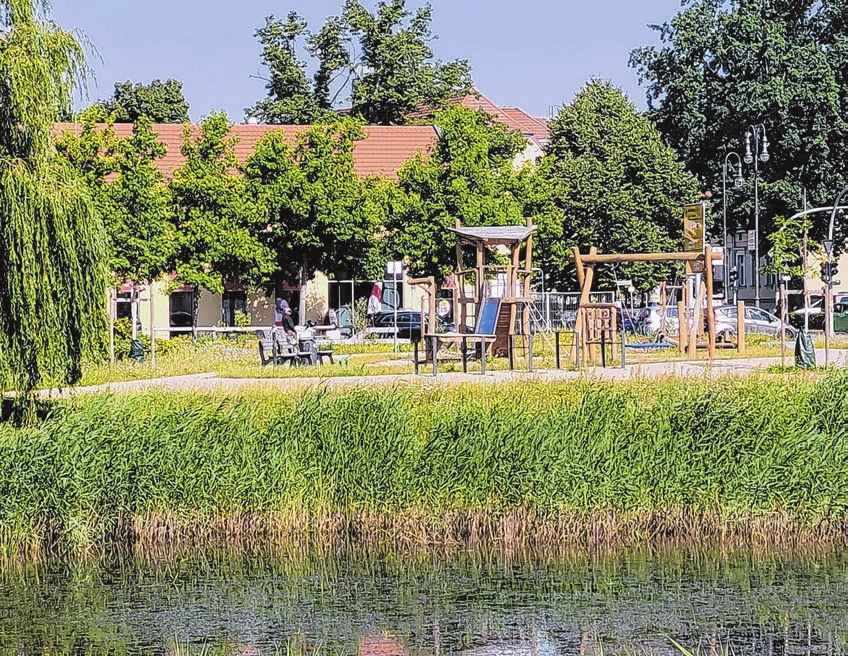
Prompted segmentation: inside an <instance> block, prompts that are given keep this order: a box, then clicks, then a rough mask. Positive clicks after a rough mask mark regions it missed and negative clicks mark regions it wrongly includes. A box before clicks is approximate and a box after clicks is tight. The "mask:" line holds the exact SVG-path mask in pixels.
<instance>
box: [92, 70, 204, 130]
mask: <svg viewBox="0 0 848 656" xmlns="http://www.w3.org/2000/svg"><path fill="white" fill-rule="evenodd" d="M97 105H99V106H101V107H103V109H105V110H106V113H107V114H110V115H112V116H113V117H114V119H115V122H116V123H135V122H136V121H137V120H138V119H139V118H140V117H142V116H146V117H147V118H149V119H150V120H151V121H152V122H154V123H187V122H188V101H187V100H186V99H185V96H184V95H183V83H182V82H179V81H178V80H173V79H172V80H167V81H166V82H162V80H153V81H152V82H151V83H150V84H143V83H141V82H139V83H137V84H135V85H133V83H132V82H130V81H129V80H127V81H126V82H116V83H115V93H114V94H113V95H112V97H111V98H110V99H109V100H104V101H100V102H99V103H97Z"/></svg>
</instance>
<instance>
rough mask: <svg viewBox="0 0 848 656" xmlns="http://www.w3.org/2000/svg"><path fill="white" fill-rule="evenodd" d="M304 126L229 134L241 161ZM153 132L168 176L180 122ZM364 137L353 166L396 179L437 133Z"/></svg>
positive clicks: (374, 131) (373, 128) (66, 127)
mask: <svg viewBox="0 0 848 656" xmlns="http://www.w3.org/2000/svg"><path fill="white" fill-rule="evenodd" d="M309 127H310V126H307V125H233V126H232V127H231V131H230V135H231V136H235V137H238V143H237V144H236V146H235V153H236V156H237V157H238V159H239V161H240V162H242V163H244V162H245V161H246V160H247V158H248V156H250V155H251V154H252V153H253V149H254V147H255V145H256V142H257V141H259V140H260V139H261V138H262V137H264V136H265V135H266V134H268V133H270V132H275V131H278V130H281V131H283V133H284V134H285V135H286V137H287V138H288V139H290V140H291V141H292V142H294V140H295V138H296V136H297V135H298V134H300V133H301V132H305V131H306V130H308V129H309ZM114 129H115V133H116V134H117V135H118V136H121V137H123V136H128V135H130V134H132V129H133V126H132V124H130V123H116V124H115V126H114ZM55 130H56V132H57V134H63V133H65V132H68V131H71V132H75V133H77V134H79V133H80V132H81V131H82V126H81V125H79V124H74V123H59V124H57V125H56V126H55ZM191 130H192V134H193V136H196V135H197V134H199V132H200V128H199V126H197V125H193V126H191ZM153 131H154V132H156V134H157V135H158V137H159V140H160V141H162V142H163V143H164V144H165V145H166V146H167V148H168V151H167V154H166V155H165V157H164V158H162V159H161V160H159V162H158V163H159V167H160V169H161V170H162V172H163V173H164V174H165V175H166V176H169V175H170V174H171V173H173V171H174V169H176V168H178V167H180V166H181V165H182V164H183V162H184V161H185V158H184V157H183V155H182V153H181V152H180V147H181V146H182V143H183V141H182V133H183V126H182V125H171V124H166V123H157V124H155V125H153ZM363 131H364V132H365V137H366V138H365V139H362V140H361V141H357V142H356V144H355V145H354V149H353V157H354V168H355V169H356V172H357V173H358V174H359V175H360V176H362V177H367V176H372V175H376V176H382V177H386V178H389V179H392V180H394V179H397V172H398V170H400V168H401V166H402V165H403V164H404V162H406V161H408V160H410V159H412V158H413V157H415V155H416V153H419V152H420V153H422V154H424V155H427V154H429V153H431V152H432V151H433V149H434V148H435V146H436V143H437V142H438V135H437V133H436V131H435V129H434V128H433V126H430V125H424V126H381V125H366V126H364V127H363Z"/></svg>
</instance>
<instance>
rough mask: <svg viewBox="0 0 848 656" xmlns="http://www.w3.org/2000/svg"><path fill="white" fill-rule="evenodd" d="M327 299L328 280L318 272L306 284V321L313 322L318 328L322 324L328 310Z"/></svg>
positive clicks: (328, 295)
mask: <svg viewBox="0 0 848 656" xmlns="http://www.w3.org/2000/svg"><path fill="white" fill-rule="evenodd" d="M329 297H330V283H329V280H328V278H327V276H325V275H324V274H323V273H321V272H320V271H318V272H317V273H316V274H315V277H314V278H313V279H312V280H310V281H309V282H308V283H306V321H314V322H315V323H317V324H318V325H319V326H320V325H322V324H323V323H324V320H325V319H326V318H327V312H328V311H329V309H330V306H329V302H328V299H329Z"/></svg>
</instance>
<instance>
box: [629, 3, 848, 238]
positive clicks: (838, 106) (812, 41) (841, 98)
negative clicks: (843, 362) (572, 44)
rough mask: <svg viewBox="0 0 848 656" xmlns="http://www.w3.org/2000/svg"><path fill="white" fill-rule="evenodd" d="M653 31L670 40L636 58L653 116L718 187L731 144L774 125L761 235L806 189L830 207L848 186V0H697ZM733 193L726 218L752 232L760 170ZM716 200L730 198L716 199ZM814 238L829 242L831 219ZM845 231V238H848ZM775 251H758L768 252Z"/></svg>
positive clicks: (818, 225) (820, 223)
mask: <svg viewBox="0 0 848 656" xmlns="http://www.w3.org/2000/svg"><path fill="white" fill-rule="evenodd" d="M683 4H684V5H685V7H684V8H683V9H682V10H681V11H680V13H679V14H678V15H677V16H675V17H674V18H673V19H672V20H671V21H669V22H667V23H665V24H663V25H661V26H656V28H655V29H657V30H658V31H659V34H660V38H661V40H662V43H663V45H662V46H661V47H659V48H656V47H645V48H640V49H637V50H635V51H633V53H631V65H632V66H633V67H635V68H637V69H638V70H639V73H640V76H641V80H642V82H643V83H644V84H645V85H646V86H647V95H648V102H649V105H650V111H649V116H650V117H651V119H652V120H653V121H654V122H655V123H656V124H657V126H658V127H659V129H660V131H661V132H662V133H663V135H664V137H665V139H666V140H667V142H668V143H669V144H670V145H671V146H673V147H674V148H675V149H676V150H677V152H678V153H679V154H680V156H681V157H682V158H683V159H684V161H686V162H687V165H688V166H689V167H690V169H691V170H692V171H693V172H694V173H695V174H696V175H697V176H698V178H699V179H700V180H701V182H702V184H703V185H704V186H705V187H706V188H709V189H712V190H717V189H719V190H720V189H721V184H722V165H723V162H724V158H725V155H726V154H727V153H728V152H730V151H731V150H735V151H737V152H740V153H741V154H743V155H744V154H745V151H744V150H740V149H744V147H745V146H744V140H743V133H744V131H745V130H746V127H747V126H749V125H752V124H759V123H762V124H764V125H765V127H766V129H767V132H768V138H769V141H770V149H769V150H770V154H771V157H770V159H769V161H768V162H767V163H765V164H760V176H761V177H760V180H761V182H760V185H761V186H760V190H759V191H760V202H761V214H760V225H761V230H760V238H761V239H763V237H764V236H765V235H768V234H770V233H772V232H773V231H774V228H775V224H774V217H776V216H789V215H792V214H795V212H796V211H797V210H798V209H799V206H800V205H801V204H802V199H803V197H804V194H803V191H804V190H806V191H807V195H808V197H809V198H810V200H811V202H814V203H815V204H817V205H827V204H830V203H832V202H833V197H834V196H835V195H836V193H837V192H838V191H839V190H840V189H841V188H842V186H843V185H844V184H845V183H846V181H848V177H846V161H845V158H844V156H843V153H844V152H845V148H846V145H848V143H847V142H846V137H847V136H848V129H846V128H848V123H846V120H845V111H846V108H848V40H846V38H845V35H846V33H848V4H846V2H845V0H823V1H817V0H746V1H745V2H742V1H741V0H698V1H692V0H689V1H687V2H684V3H683ZM747 178H748V182H747V184H746V186H745V187H743V188H742V189H741V190H737V189H733V188H732V186H731V187H730V188H728V193H732V195H733V197H732V198H729V199H728V225H729V229H730V230H734V229H735V228H751V227H753V218H752V217H753V193H752V185H753V180H752V178H753V176H752V175H751V173H749V174H748V175H747ZM717 199H718V201H719V202H721V200H722V199H721V198H720V197H718V196H717ZM817 216H818V218H816V217H815V216H814V217H813V225H812V230H811V233H810V234H811V237H812V238H814V239H816V240H818V239H821V238H823V236H824V234H825V233H826V230H827V218H828V217H826V216H825V215H823V214H822V215H817ZM845 234H846V233H845V226H844V224H841V225H839V226H838V235H837V236H838V237H839V239H838V240H837V242H836V243H838V244H841V243H842V241H843V238H844V237H845ZM765 250H766V249H765V248H762V247H761V251H762V252H764V251H765Z"/></svg>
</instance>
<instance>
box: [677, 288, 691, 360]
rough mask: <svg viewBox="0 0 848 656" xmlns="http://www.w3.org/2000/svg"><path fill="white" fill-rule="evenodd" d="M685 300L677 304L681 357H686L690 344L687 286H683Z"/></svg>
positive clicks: (678, 339) (678, 338)
mask: <svg viewBox="0 0 848 656" xmlns="http://www.w3.org/2000/svg"><path fill="white" fill-rule="evenodd" d="M683 299H684V300H682V301H678V302H677V324H678V326H679V328H678V330H677V332H678V335H677V343H678V350H679V351H680V357H681V358H683V357H684V356H685V355H686V349H687V348H688V344H689V320H688V319H687V318H686V300H685V299H686V285H684V286H683Z"/></svg>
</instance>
